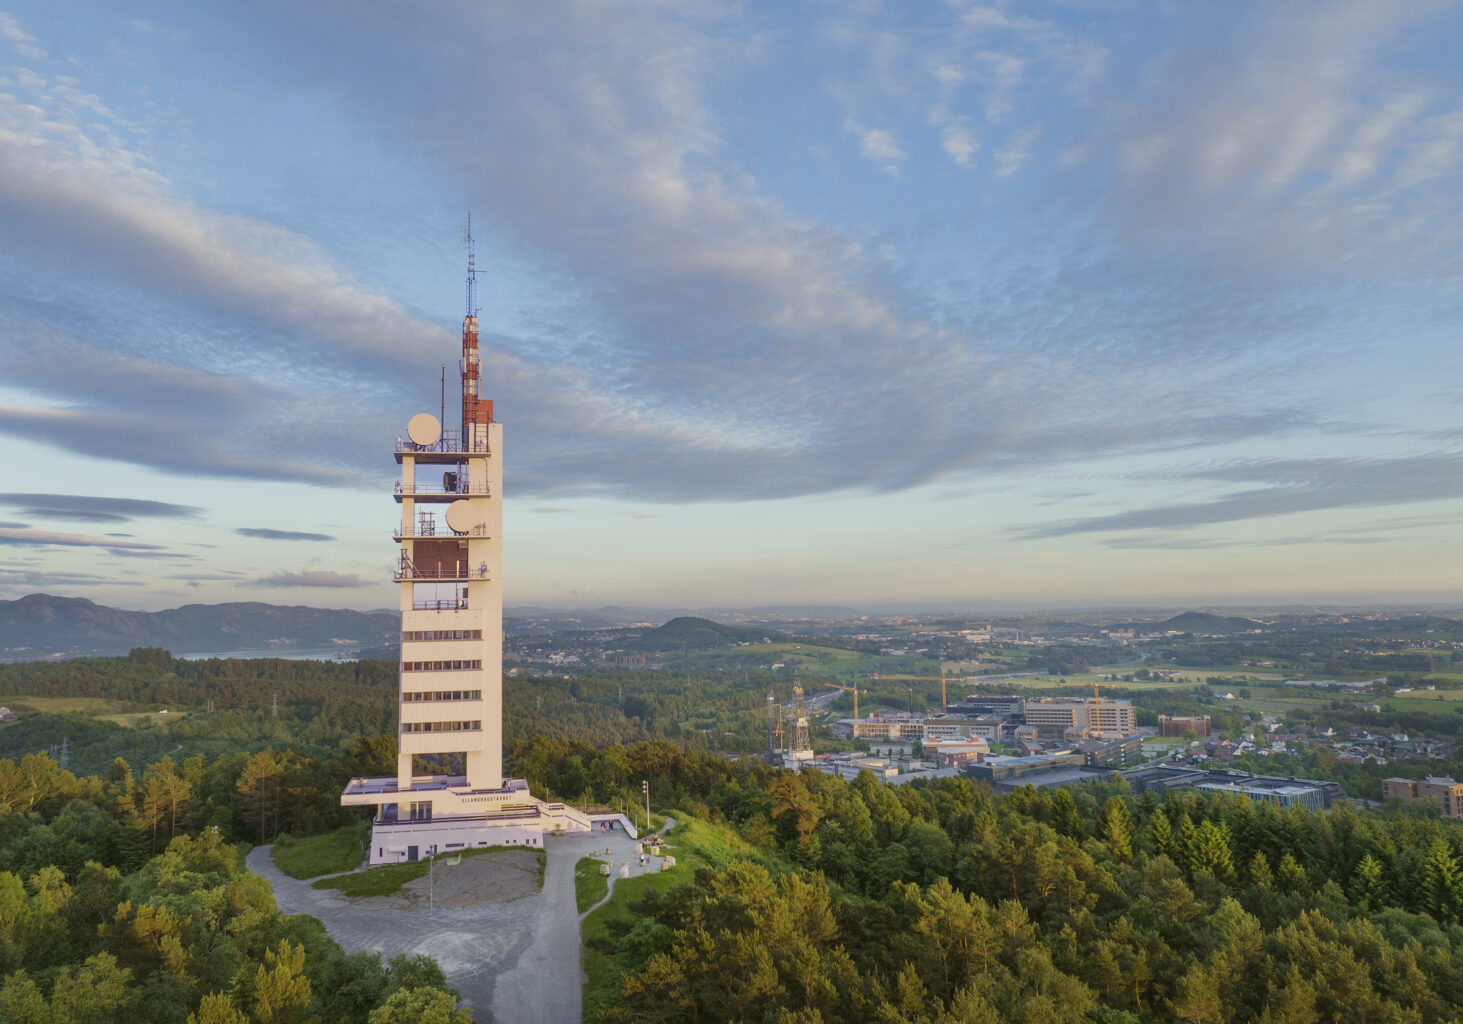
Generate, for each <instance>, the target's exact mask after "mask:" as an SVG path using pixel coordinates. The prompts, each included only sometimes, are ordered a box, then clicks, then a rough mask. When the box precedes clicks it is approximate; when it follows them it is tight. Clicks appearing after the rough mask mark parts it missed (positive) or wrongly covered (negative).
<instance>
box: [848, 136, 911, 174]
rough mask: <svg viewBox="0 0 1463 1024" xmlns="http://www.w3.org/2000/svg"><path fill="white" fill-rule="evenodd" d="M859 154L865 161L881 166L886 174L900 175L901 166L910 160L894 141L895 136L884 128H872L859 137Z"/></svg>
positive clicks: (902, 148)
mask: <svg viewBox="0 0 1463 1024" xmlns="http://www.w3.org/2000/svg"><path fill="white" fill-rule="evenodd" d="M859 153H860V154H862V156H863V158H864V159H865V160H869V161H871V162H873V163H876V164H878V165H879V166H880V169H881V170H883V171H884V173H886V174H893V175H898V174H899V165H900V164H902V163H904V161H905V160H907V159H908V158H909V154H908V153H906V152H905V151H904V147H902V146H900V145H899V143H898V142H896V141H895V140H894V136H893V135H891V134H890V133H889V132H887V131H885V130H884V129H882V128H870V129H869V130H868V131H865V132H862V133H861V134H860V135H859Z"/></svg>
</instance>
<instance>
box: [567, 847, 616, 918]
mask: <svg viewBox="0 0 1463 1024" xmlns="http://www.w3.org/2000/svg"><path fill="white" fill-rule="evenodd" d="M604 864H605V862H604V861H602V860H599V859H598V858H596V857H580V858H579V863H578V864H575V865H574V902H575V903H576V904H577V905H578V906H579V912H580V913H581V914H582V913H584V912H585V911H586V910H588V909H589V908H590V907H592V906H594V905H595V904H596V903H598V902H599V901H600V897H602V896H603V895H604V894H605V890H606V889H608V888H609V886H610V880H609V878H608V877H607V876H605V875H603V874H601V873H600V868H602V867H604Z"/></svg>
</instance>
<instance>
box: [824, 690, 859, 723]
mask: <svg viewBox="0 0 1463 1024" xmlns="http://www.w3.org/2000/svg"><path fill="white" fill-rule="evenodd" d="M823 685H824V686H831V687H833V689H835V690H843V691H845V692H847V693H851V694H853V717H854V718H855V719H856V718H858V687H857V686H840V685H839V684H838V683H824V684H823Z"/></svg>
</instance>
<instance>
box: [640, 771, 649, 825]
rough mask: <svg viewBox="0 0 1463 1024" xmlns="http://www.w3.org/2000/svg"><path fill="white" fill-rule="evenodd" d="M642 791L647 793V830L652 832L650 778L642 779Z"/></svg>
mask: <svg viewBox="0 0 1463 1024" xmlns="http://www.w3.org/2000/svg"><path fill="white" fill-rule="evenodd" d="M640 792H642V793H644V794H645V831H646V832H647V833H649V832H650V780H649V779H641V780H640Z"/></svg>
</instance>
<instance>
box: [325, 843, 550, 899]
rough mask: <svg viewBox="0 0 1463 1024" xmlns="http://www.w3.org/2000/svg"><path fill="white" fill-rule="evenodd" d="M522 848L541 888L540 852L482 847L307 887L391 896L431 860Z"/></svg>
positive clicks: (419, 875)
mask: <svg viewBox="0 0 1463 1024" xmlns="http://www.w3.org/2000/svg"><path fill="white" fill-rule="evenodd" d="M525 849H531V850H532V852H533V853H535V854H536V855H537V856H538V886H539V888H540V889H542V888H543V886H544V864H545V862H546V861H547V857H546V856H545V854H544V851H543V850H542V849H536V850H535V849H532V847H523V846H484V847H480V848H478V849H475V850H453V851H452V852H451V853H439V854H437V856H436V857H435V858H426V857H424V858H422V859H421V860H412V861H407V862H406V863H404V864H384V865H382V866H381V867H379V868H368V869H367V870H365V871H357V872H354V873H352V874H349V875H336V876H335V877H333V878H322V879H320V880H319V881H318V882H311V883H310V886H311V888H314V889H339V890H340V891H341V892H343V893H345V894H346V895H347V896H392V895H395V894H396V893H398V892H400V891H401V887H402V886H404V885H406V884H407V883H408V882H414V881H416V880H417V879H418V878H422V877H424V876H425V875H426V873H427V868H428V866H429V864H430V863H431V860H432V859H436V860H438V861H442V860H446V859H448V858H449V857H456V856H457V855H458V854H459V853H460V854H461V855H462V856H464V857H480V856H483V855H485V854H487V855H491V854H494V853H500V852H502V851H505V850H511V851H514V852H521V851H523V850H525Z"/></svg>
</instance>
